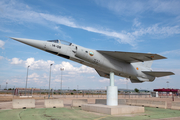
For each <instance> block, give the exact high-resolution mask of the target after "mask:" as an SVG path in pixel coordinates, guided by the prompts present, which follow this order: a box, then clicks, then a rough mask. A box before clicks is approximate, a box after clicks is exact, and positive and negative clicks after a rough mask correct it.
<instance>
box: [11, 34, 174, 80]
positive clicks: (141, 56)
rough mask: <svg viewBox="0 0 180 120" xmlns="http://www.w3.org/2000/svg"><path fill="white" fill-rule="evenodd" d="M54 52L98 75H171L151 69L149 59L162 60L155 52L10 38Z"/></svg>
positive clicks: (146, 77) (150, 77)
mask: <svg viewBox="0 0 180 120" xmlns="http://www.w3.org/2000/svg"><path fill="white" fill-rule="evenodd" d="M11 39H14V40H16V41H19V42H22V43H24V44H27V45H30V46H32V47H35V48H38V49H41V50H43V51H46V52H49V53H52V54H54V55H57V56H60V57H63V58H66V59H69V60H72V61H75V62H78V63H80V64H83V65H86V66H89V67H92V68H94V69H95V70H96V71H97V73H98V74H99V75H100V76H101V77H105V78H109V77H110V72H113V73H114V75H117V76H121V77H124V78H129V79H130V80H131V82H132V83H142V82H152V81H154V80H155V78H156V77H163V76H168V75H174V73H173V72H169V71H153V70H152V68H151V65H152V63H153V60H159V59H166V57H163V56H161V55H158V54H151V53H135V52H122V51H103V50H93V49H88V48H85V47H82V46H79V45H76V44H73V43H70V42H67V41H63V40H48V41H40V40H32V39H24V38H11Z"/></svg>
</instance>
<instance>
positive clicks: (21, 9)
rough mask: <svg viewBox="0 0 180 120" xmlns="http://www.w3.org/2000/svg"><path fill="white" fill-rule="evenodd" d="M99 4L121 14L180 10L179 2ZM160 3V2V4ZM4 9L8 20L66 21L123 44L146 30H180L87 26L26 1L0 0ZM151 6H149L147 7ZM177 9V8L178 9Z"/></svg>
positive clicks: (134, 41) (175, 31)
mask: <svg viewBox="0 0 180 120" xmlns="http://www.w3.org/2000/svg"><path fill="white" fill-rule="evenodd" d="M96 3H97V4H98V5H101V6H103V7H106V8H108V9H110V10H113V11H116V12H118V13H120V14H126V15H127V14H134V13H138V14H139V13H141V12H144V11H146V10H151V11H159V12H166V10H165V8H167V11H168V10H171V9H172V11H175V10H176V11H180V9H179V7H177V6H178V5H180V2H177V1H176V2H167V1H165V2H162V1H157V2H151V1H149V2H144V1H131V2H127V1H119V0H118V1H105V0H103V1H96ZM158 3H159V4H158ZM168 3H169V4H172V6H173V5H175V6H176V7H172V6H171V7H170V6H167V4H168ZM0 6H1V9H2V10H3V12H2V14H1V16H0V18H6V19H9V20H12V21H13V22H14V21H15V22H16V23H18V22H19V23H22V22H31V23H37V24H42V25H46V26H49V25H51V24H55V26H56V27H53V29H57V30H58V28H59V27H57V26H58V25H65V26H68V27H72V28H78V29H82V30H86V31H89V32H93V33H98V34H102V35H105V36H108V37H112V38H114V39H115V40H117V41H118V42H119V43H123V44H129V45H131V46H136V45H137V42H138V40H137V39H138V37H140V36H142V35H145V34H151V35H159V34H161V35H162V34H163V35H165V36H169V35H173V34H179V33H180V28H179V26H173V27H169V26H165V27H160V26H158V25H157V24H155V25H152V26H150V27H147V28H141V29H136V30H133V31H132V32H127V31H114V30H109V29H106V28H97V27H92V26H84V25H80V23H78V22H77V21H76V20H74V19H73V18H72V17H71V16H61V15H53V14H48V13H42V12H36V11H35V10H34V11H33V9H31V8H30V7H29V6H28V7H27V5H26V4H23V3H18V2H17V1H13V2H12V1H8V2H5V1H1V2H0ZM147 6H149V7H147ZM177 9H178V10H177ZM140 25H141V23H140V22H139V21H138V20H137V19H134V22H133V26H136V27H138V26H140Z"/></svg>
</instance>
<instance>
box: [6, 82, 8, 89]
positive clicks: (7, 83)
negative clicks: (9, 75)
mask: <svg viewBox="0 0 180 120" xmlns="http://www.w3.org/2000/svg"><path fill="white" fill-rule="evenodd" d="M7 84H8V82H6V90H8V89H7Z"/></svg>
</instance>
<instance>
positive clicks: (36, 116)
mask: <svg viewBox="0 0 180 120" xmlns="http://www.w3.org/2000/svg"><path fill="white" fill-rule="evenodd" d="M172 117H180V111H179V110H170V109H160V108H150V107H145V113H141V114H131V115H105V114H98V113H92V112H86V111H82V110H81V109H80V108H72V109H70V108H42V109H13V110H0V120H148V119H160V118H172Z"/></svg>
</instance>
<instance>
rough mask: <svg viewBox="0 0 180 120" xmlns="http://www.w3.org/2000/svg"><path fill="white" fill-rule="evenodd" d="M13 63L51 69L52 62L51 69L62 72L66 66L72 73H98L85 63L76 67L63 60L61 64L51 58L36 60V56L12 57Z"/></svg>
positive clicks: (32, 67)
mask: <svg viewBox="0 0 180 120" xmlns="http://www.w3.org/2000/svg"><path fill="white" fill-rule="evenodd" d="M10 61H11V64H16V65H17V64H21V65H24V66H25V67H27V66H30V69H32V70H49V68H50V64H54V65H53V66H52V67H51V69H52V71H53V72H58V73H59V72H60V68H64V70H65V71H67V72H69V73H70V74H77V73H96V71H95V70H94V69H93V68H90V67H87V66H85V65H81V66H80V67H74V66H73V65H72V64H71V63H69V62H64V61H63V62H62V63H61V64H55V62H54V61H51V60H47V61H44V60H37V61H36V60H35V59H34V58H28V59H27V60H24V61H23V60H21V59H19V58H12V59H11V60H10Z"/></svg>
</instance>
